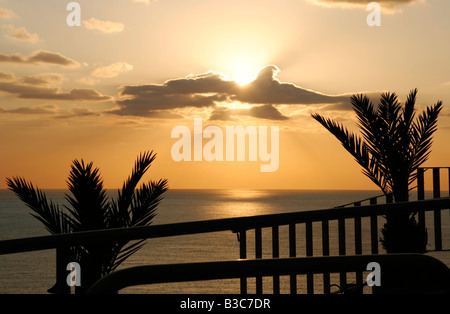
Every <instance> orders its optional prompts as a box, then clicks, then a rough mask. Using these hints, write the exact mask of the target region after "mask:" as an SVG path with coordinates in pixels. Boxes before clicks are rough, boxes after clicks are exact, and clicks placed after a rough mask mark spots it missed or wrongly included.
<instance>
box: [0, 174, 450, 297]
mask: <svg viewBox="0 0 450 314" xmlns="http://www.w3.org/2000/svg"><path fill="white" fill-rule="evenodd" d="M433 169H436V168H433ZM447 169H448V168H447ZM423 172H425V169H423ZM421 173H422V170H419V172H418V188H417V190H418V200H417V201H410V202H403V203H389V199H388V201H387V202H386V203H383V204H377V198H371V199H368V201H369V204H368V205H362V203H363V202H355V203H352V204H351V205H352V206H344V207H340V208H330V209H322V210H313V211H303V212H293V213H284V214H269V215H259V216H251V217H238V218H226V219H216V220H207V221H197V222H186V223H175V224H165V225H153V226H147V227H134V228H125V229H108V230H96V231H86V232H79V233H69V234H59V235H50V236H41V237H33V238H25V239H13V240H5V241H0V255H2V254H11V253H20V252H30V251H38V250H47V249H56V251H57V254H56V256H57V273H56V277H57V284H56V285H55V287H54V288H53V289H52V290H51V292H56V293H70V288H69V287H68V286H67V284H66V276H67V271H66V265H67V264H68V263H69V262H71V261H69V260H67V256H68V254H66V252H67V250H68V248H69V247H71V246H76V245H82V244H83V243H86V242H89V243H94V242H97V243H101V242H106V241H107V242H110V241H114V240H119V239H120V240H129V241H132V240H139V239H150V238H161V237H171V236H182V235H190V234H206V233H211V232H223V231H232V232H234V233H236V234H237V239H238V241H239V258H240V259H247V258H249V257H250V255H249V252H251V251H254V258H255V259H263V258H264V259H265V258H270V259H280V257H281V255H282V253H283V252H288V257H289V258H296V257H312V256H325V257H326V256H333V255H339V256H345V255H366V254H379V253H383V252H381V249H380V245H379V228H380V223H382V220H383V219H384V216H385V215H386V214H388V213H390V212H392V211H404V212H415V213H418V217H419V221H420V223H423V224H424V225H426V226H427V228H429V230H430V229H433V230H434V232H433V233H432V234H433V235H434V236H433V237H429V238H430V240H431V241H430V243H431V244H432V245H433V246H432V247H430V250H431V251H433V250H435V251H442V250H448V249H450V243H448V242H450V239H449V238H448V235H449V230H450V219H444V220H442V214H443V213H444V212H445V213H447V214H448V213H449V209H450V198H449V197H440V196H441V193H440V192H439V194H438V192H437V189H438V187H439V189H440V185H438V183H437V182H438V181H439V180H438V179H437V178H439V171H437V170H433V178H434V180H433V197H432V198H431V199H424V198H425V193H424V191H425V190H424V184H423V183H421V182H423V180H422V179H421V178H423V175H422V174H423V173H422V174H421ZM421 180H422V181H421ZM429 213H432V215H433V219H431V220H432V222H433V223H432V224H431V225H430V224H429V220H430V219H429V220H427V221H426V220H425V217H427V216H429V215H428V214H429ZM443 227H444V228H445V230H446V232H444V235H445V237H443V232H442V230H443ZM284 230H286V232H283V231H284ZM301 234H303V236H300V235H301ZM252 237H253V238H254V241H253V242H252V241H248V239H250V238H252ZM444 240H445V241H444ZM267 244H268V246H269V247H267ZM251 255H253V254H251ZM230 258H232V257H230ZM250 258H252V257H250ZM249 276H250V275H249ZM249 276H242V277H241V285H240V288H241V293H244V294H245V293H247V292H248V282H247V278H248V277H249ZM250 277H251V276H250ZM306 277H307V283H306V292H307V293H315V292H317V291H315V290H316V289H315V279H316V278H315V277H314V274H313V273H308V274H306ZM322 281H323V293H325V294H327V293H330V292H331V289H330V287H331V286H332V284H331V280H330V274H328V273H324V274H323V279H322ZM355 281H356V282H355V283H356V284H357V285H361V284H363V274H362V272H361V271H358V272H357V273H356V276H355ZM272 282H273V284H272V287H273V289H272V291H273V293H275V294H278V293H280V278H279V275H277V274H275V275H273V280H272ZM348 283H349V282H348V276H347V273H345V272H341V273H340V276H339V286H340V287H344V288H345V287H346V286H347V284H348ZM255 289H256V292H257V293H262V292H263V278H262V276H260V275H257V276H256V281H255ZM289 291H290V293H293V294H294V293H298V292H299V289H298V278H297V274H295V273H292V274H290V279H289Z"/></svg>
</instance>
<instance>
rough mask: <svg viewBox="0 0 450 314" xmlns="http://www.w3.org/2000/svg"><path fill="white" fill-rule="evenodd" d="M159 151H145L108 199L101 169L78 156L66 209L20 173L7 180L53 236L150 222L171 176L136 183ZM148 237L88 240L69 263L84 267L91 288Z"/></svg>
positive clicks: (73, 251) (74, 250)
mask: <svg viewBox="0 0 450 314" xmlns="http://www.w3.org/2000/svg"><path fill="white" fill-rule="evenodd" d="M155 157H156V154H154V153H153V152H145V153H143V154H140V155H139V157H138V158H137V161H136V163H135V166H134V169H133V171H132V173H131V175H130V176H129V177H128V179H127V180H126V181H125V182H124V184H123V186H122V189H121V190H119V191H118V195H117V198H116V199H113V198H111V199H108V197H107V193H106V190H105V189H104V188H103V179H102V178H101V177H100V173H99V169H98V168H94V167H93V163H92V162H91V163H89V164H85V163H84V161H83V160H81V161H78V160H74V161H73V163H72V166H71V171H70V174H69V178H68V180H67V183H68V187H69V191H70V192H71V194H72V195H69V194H65V195H66V200H67V201H68V203H69V205H70V207H69V206H66V205H64V206H63V208H64V209H65V210H63V209H61V207H60V206H59V205H58V204H54V203H53V202H52V201H49V200H47V197H46V195H45V193H44V192H43V191H41V190H39V189H38V188H35V187H34V186H33V184H32V183H31V182H27V181H26V180H25V179H23V178H21V177H14V178H12V179H10V178H7V179H6V181H7V185H8V187H9V189H10V190H11V191H13V192H15V193H16V195H17V196H18V197H19V198H20V199H21V200H22V201H23V202H25V204H26V205H27V206H28V207H29V208H30V209H31V210H32V211H33V213H32V215H33V216H34V217H36V218H37V219H38V220H39V221H41V222H42V223H43V224H44V225H45V227H46V228H47V230H48V231H49V232H50V233H52V234H60V233H69V232H80V231H87V230H101V229H108V228H127V227H135V226H145V225H149V224H151V222H152V219H153V218H154V216H155V214H156V209H157V206H158V205H159V203H160V201H161V200H162V195H163V193H164V192H165V191H167V188H168V187H167V180H166V179H161V180H159V181H150V182H148V183H147V184H145V183H143V184H142V185H141V186H140V188H139V189H138V188H137V185H138V183H139V181H140V180H141V178H142V177H143V175H144V174H145V173H146V172H147V170H148V169H149V167H150V165H151V163H152V162H153V161H154V159H155ZM144 241H145V239H142V240H139V241H136V242H134V243H131V244H129V242H130V241H125V240H124V241H111V242H108V243H104V242H101V243H86V244H83V245H79V246H76V247H72V248H70V261H71V262H78V263H79V264H80V266H81V268H82V274H83V275H82V279H83V283H82V287H81V289H79V291H81V292H83V291H86V290H87V289H88V288H89V287H90V286H91V285H92V284H93V283H95V281H97V280H98V279H100V278H101V277H103V276H105V275H107V274H109V273H110V272H112V271H113V270H115V269H116V268H117V267H118V266H119V265H120V264H121V263H122V262H123V261H125V260H126V259H127V258H128V257H130V256H131V255H132V254H134V253H135V252H137V251H138V250H139V249H140V248H141V247H142V246H143V245H144V244H145V242H144Z"/></svg>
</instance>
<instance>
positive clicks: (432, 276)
mask: <svg viewBox="0 0 450 314" xmlns="http://www.w3.org/2000/svg"><path fill="white" fill-rule="evenodd" d="M369 263H378V265H379V266H380V269H379V270H380V273H379V274H375V277H376V276H379V277H380V278H378V279H381V277H382V275H381V274H382V273H383V271H382V270H385V269H389V271H390V272H391V273H394V274H396V278H395V283H392V282H391V283H388V284H387V285H386V284H384V286H383V289H384V290H385V291H386V290H388V291H389V292H390V293H392V292H394V293H402V294H403V293H405V292H406V291H408V292H413V293H438V294H444V293H445V294H449V293H450V269H449V268H448V267H447V266H446V265H445V264H443V263H442V262H441V261H439V260H437V259H435V258H433V257H431V256H427V255H421V254H385V255H380V254H377V255H360V256H357V255H356V256H332V257H330V256H322V257H303V258H284V259H260V260H238V261H221V262H204V263H184V264H175V265H149V266H137V267H130V268H126V269H123V270H118V271H115V272H113V273H111V274H110V275H107V276H105V277H104V278H102V279H100V280H99V281H97V282H96V283H95V284H94V285H93V286H92V287H91V288H90V289H89V290H88V293H91V294H95V293H102V294H103V293H117V292H119V291H120V290H121V289H124V288H126V287H130V286H136V285H149V284H155V283H168V282H186V281H199V280H201V281H205V280H220V279H234V278H241V277H242V276H251V277H258V276H260V277H262V276H283V275H290V274H297V275H300V274H306V275H312V274H329V273H333V272H364V271H367V265H368V264H369ZM408 265H409V267H408ZM411 267H413V268H414V269H413V271H411V269H410V268H411ZM369 275H370V274H369ZM413 275H415V276H413ZM380 284H381V280H380ZM363 288H364V287H362V286H360V287H352V289H348V290H347V291H345V292H344V293H356V294H360V293H362V290H363ZM375 289H376V288H375Z"/></svg>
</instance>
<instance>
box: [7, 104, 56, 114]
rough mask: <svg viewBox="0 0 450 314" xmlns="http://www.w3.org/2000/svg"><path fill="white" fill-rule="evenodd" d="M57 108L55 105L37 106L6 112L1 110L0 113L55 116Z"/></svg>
mask: <svg viewBox="0 0 450 314" xmlns="http://www.w3.org/2000/svg"><path fill="white" fill-rule="evenodd" d="M55 112H56V107H55V106H53V105H46V106H35V107H19V108H16V109H10V110H6V109H3V108H0V113H10V114H55Z"/></svg>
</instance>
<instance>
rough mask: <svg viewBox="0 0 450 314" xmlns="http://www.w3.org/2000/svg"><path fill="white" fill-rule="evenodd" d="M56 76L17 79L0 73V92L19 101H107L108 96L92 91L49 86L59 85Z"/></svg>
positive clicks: (59, 80) (46, 75) (41, 75)
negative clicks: (64, 89) (66, 89)
mask: <svg viewBox="0 0 450 314" xmlns="http://www.w3.org/2000/svg"><path fill="white" fill-rule="evenodd" d="M62 80H63V78H62V77H61V76H60V75H58V74H39V75H33V76H24V77H22V78H20V79H17V78H16V77H15V76H14V75H13V74H12V73H9V72H0V92H4V93H8V94H13V95H16V97H17V98H21V99H40V100H60V101H96V102H97V101H108V100H111V97H110V96H105V95H102V94H101V93H99V92H97V91H95V90H93V89H81V88H75V89H72V90H71V91H69V92H64V91H62V90H61V88H59V87H52V86H51V85H55V84H59V83H61V82H62Z"/></svg>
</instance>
